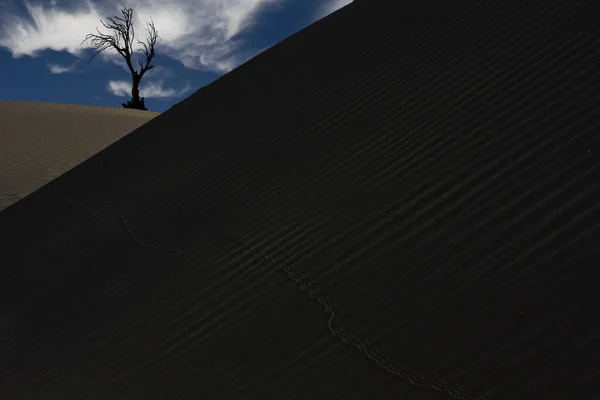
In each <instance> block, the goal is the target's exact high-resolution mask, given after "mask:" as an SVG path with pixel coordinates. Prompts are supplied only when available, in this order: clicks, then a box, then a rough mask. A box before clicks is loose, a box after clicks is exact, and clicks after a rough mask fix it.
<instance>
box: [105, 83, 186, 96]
mask: <svg viewBox="0 0 600 400" xmlns="http://www.w3.org/2000/svg"><path fill="white" fill-rule="evenodd" d="M163 85H164V82H163V81H161V80H159V81H155V82H154V81H149V82H143V81H142V83H141V84H140V96H141V97H147V98H152V97H153V98H174V97H180V96H182V95H184V94H185V93H187V92H188V91H189V90H190V89H191V86H190V85H189V83H187V84H186V85H185V87H183V89H180V90H175V89H172V88H164V87H163ZM106 89H107V90H108V91H109V92H110V93H112V94H113V95H114V96H119V97H123V96H128V97H131V82H128V81H109V82H108V85H107V87H106Z"/></svg>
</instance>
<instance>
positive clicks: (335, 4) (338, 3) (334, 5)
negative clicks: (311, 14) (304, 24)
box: [317, 0, 353, 19]
mask: <svg viewBox="0 0 600 400" xmlns="http://www.w3.org/2000/svg"><path fill="white" fill-rule="evenodd" d="M352 1H353V0H327V1H324V2H323V5H322V6H321V7H320V8H319V9H318V11H317V19H321V18H323V17H326V16H328V15H329V14H331V13H332V12H334V11H337V10H339V9H340V8H342V7H345V6H347V5H348V4H350V3H352Z"/></svg>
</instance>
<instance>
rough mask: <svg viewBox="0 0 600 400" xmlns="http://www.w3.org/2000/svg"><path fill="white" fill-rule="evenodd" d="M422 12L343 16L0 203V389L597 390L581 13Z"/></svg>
mask: <svg viewBox="0 0 600 400" xmlns="http://www.w3.org/2000/svg"><path fill="white" fill-rule="evenodd" d="M423 3H424V4H426V5H427V7H423V8H419V10H418V11H419V12H418V13H417V12H415V10H409V11H410V12H409V11H407V12H406V14H405V13H404V11H403V8H402V7H403V4H405V2H398V1H396V0H365V1H356V2H353V3H351V4H350V5H348V6H347V7H345V8H343V9H341V10H340V11H339V12H336V13H334V14H332V15H330V16H329V17H326V18H324V19H322V20H320V21H319V22H317V23H315V24H313V25H311V26H309V27H307V28H306V29H304V30H302V31H300V32H298V33H297V34H295V35H293V36H291V37H290V38H288V39H286V40H284V41H283V42H281V43H279V44H278V45H276V46H274V47H272V48H270V49H268V50H266V51H265V52H263V53H261V54H260V55H259V56H257V57H256V58H254V59H253V60H251V61H249V62H248V63H246V64H244V65H242V66H240V67H239V68H237V69H235V70H233V71H232V72H231V73H229V74H226V75H224V76H223V77H221V78H220V79H218V80H217V81H215V82H214V83H212V84H210V85H208V86H206V87H204V88H203V89H201V90H199V91H198V92H196V93H195V94H193V95H192V96H190V97H188V98H187V99H186V100H184V101H183V102H181V103H179V104H177V105H176V106H174V107H172V108H171V109H169V110H168V111H167V112H165V113H162V114H161V115H160V116H159V117H157V118H155V119H153V120H152V121H149V122H148V123H147V124H145V125H144V126H143V127H141V128H140V129H138V130H136V131H134V132H132V133H131V134H129V135H127V136H125V137H124V138H122V139H121V140H120V141H118V142H117V143H115V144H114V145H113V146H110V147H108V148H106V149H105V150H103V151H101V152H99V153H97V154H96V155H94V156H92V157H91V158H89V159H88V160H86V161H85V162H83V163H81V164H80V165H78V166H77V167H76V168H73V169H71V170H69V171H68V172H66V173H64V174H62V175H61V176H59V177H58V178H57V179H55V180H54V181H52V182H51V183H50V184H48V185H46V186H44V187H42V188H41V189H39V190H38V191H36V192H34V193H33V194H31V195H30V196H27V197H26V198H24V199H22V200H21V201H19V202H17V203H16V204H13V205H12V206H11V207H9V208H7V209H5V210H4V211H3V212H1V213H0V257H1V258H0V262H1V263H0V398H1V399H3V400H4V399H9V400H13V399H41V400H46V399H48V400H51V399H93V400H96V399H98V400H104V399H111V400H113V399H118V400H120V399H144V400H145V399H183V400H188V399H190V400H196V399H211V400H212V399H219V400H221V399H223V400H225V399H260V400H263V399H285V400H291V399H310V400H317V399H318V400H321V399H323V400H331V399H344V400H345V399H426V400H438V399H439V400H441V399H460V400H475V399H477V400H480V399H490V400H494V399H527V400H528V399H595V398H598V395H599V394H600V324H598V322H597V317H595V316H596V315H597V313H598V309H600V295H599V293H600V292H599V290H598V281H597V271H598V259H599V258H600V242H599V240H598V238H599V237H600V207H599V205H600V203H599V202H598V199H599V198H600V179H599V176H600V157H599V156H598V154H599V152H600V148H599V145H598V143H599V142H598V131H599V130H600V121H599V118H598V109H597V108H598V104H600V98H599V97H600V94H599V93H598V91H597V90H596V88H597V74H596V73H595V68H597V66H596V61H597V58H598V39H599V38H600V26H599V25H598V24H597V22H596V21H597V19H594V18H589V17H590V16H591V15H593V12H594V10H595V8H594V3H593V2H591V1H579V2H564V1H558V0H556V1H555V0H545V1H540V2H527V4H525V3H524V2H518V1H513V2H489V1H475V0H474V1H464V2H463V1H461V3H464V6H461V8H458V7H457V8H452V9H450V8H449V7H446V8H445V9H444V10H443V12H436V10H439V9H438V8H436V7H437V5H436V4H435V3H436V1H429V0H423ZM443 3H444V4H446V5H447V4H448V2H447V1H444V2H443ZM467 3H469V4H467ZM534 6H535V7H537V8H534ZM425 10H428V11H427V12H425ZM592 21H594V22H593V23H590V22H592Z"/></svg>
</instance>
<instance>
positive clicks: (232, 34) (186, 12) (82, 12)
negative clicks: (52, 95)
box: [0, 0, 287, 73]
mask: <svg viewBox="0 0 600 400" xmlns="http://www.w3.org/2000/svg"><path fill="white" fill-rule="evenodd" d="M283 1H287V0H131V1H130V2H129V3H128V7H131V8H133V10H134V27H135V30H136V33H137V34H139V35H143V34H144V27H145V24H146V22H148V21H149V20H150V18H152V20H153V21H154V23H155V25H156V27H157V29H158V34H159V36H160V41H159V42H158V44H157V57H158V56H160V55H164V56H168V57H172V58H174V59H176V60H178V61H180V62H182V63H183V64H184V65H185V66H186V67H188V68H194V69H199V70H208V71H213V72H219V73H222V72H227V71H229V70H231V69H233V68H235V67H236V66H237V65H239V64H240V63H241V62H243V61H245V59H247V58H249V57H248V52H252V49H248V48H243V45H244V41H243V34H244V33H245V32H247V31H248V30H249V29H250V28H251V27H252V26H253V24H254V23H255V22H256V17H257V15H258V13H260V12H261V11H264V10H267V6H269V5H275V4H279V3H280V2H283ZM24 4H25V8H26V10H27V14H28V15H26V16H23V15H19V14H18V13H16V12H15V11H14V10H8V9H7V11H4V12H3V13H2V15H1V16H0V46H1V47H4V48H6V49H8V50H9V51H10V52H11V53H12V55H13V57H15V58H16V57H22V56H25V55H29V56H34V57H35V56H36V55H38V54H39V52H41V51H43V50H47V49H51V50H55V51H67V52H69V53H71V54H74V55H76V56H79V57H84V56H86V57H87V56H89V53H87V52H84V49H85V48H86V47H84V46H89V44H87V43H84V44H81V41H82V40H83V38H84V37H85V35H86V34H88V33H93V32H95V29H96V28H99V29H100V31H101V32H103V33H109V32H108V31H106V30H105V28H104V27H103V26H102V25H101V24H100V19H102V20H104V21H106V17H108V16H113V15H120V12H119V10H120V8H121V3H120V2H119V0H83V1H78V2H74V1H67V4H66V5H65V2H64V1H56V0H54V1H52V2H50V3H49V2H47V1H44V2H41V1H38V2H31V1H27V0H26V1H25V3H24ZM73 4H76V5H75V6H74V5H73ZM139 39H143V38H142V37H139ZM110 51H111V50H107V52H109V53H110ZM256 51H258V49H256ZM107 55H114V52H113V53H111V54H107Z"/></svg>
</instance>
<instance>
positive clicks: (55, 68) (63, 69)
mask: <svg viewBox="0 0 600 400" xmlns="http://www.w3.org/2000/svg"><path fill="white" fill-rule="evenodd" d="M46 65H47V66H48V69H49V70H50V73H52V74H64V73H67V72H74V71H75V67H76V66H77V63H74V64H73V65H68V66H67V65H59V64H50V63H47V64H46Z"/></svg>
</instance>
